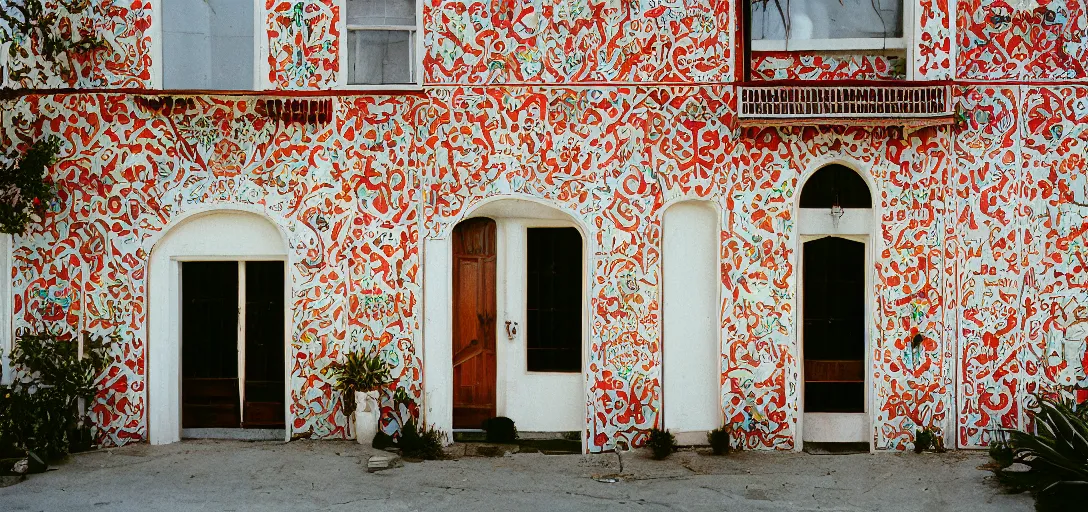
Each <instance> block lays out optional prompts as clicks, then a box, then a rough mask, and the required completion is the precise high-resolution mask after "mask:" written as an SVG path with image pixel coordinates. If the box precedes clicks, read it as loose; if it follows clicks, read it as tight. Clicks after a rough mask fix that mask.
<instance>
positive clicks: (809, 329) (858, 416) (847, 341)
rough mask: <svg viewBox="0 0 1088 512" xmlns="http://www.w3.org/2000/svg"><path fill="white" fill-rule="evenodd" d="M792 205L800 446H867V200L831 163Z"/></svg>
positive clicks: (852, 175) (858, 183) (859, 181)
mask: <svg viewBox="0 0 1088 512" xmlns="http://www.w3.org/2000/svg"><path fill="white" fill-rule="evenodd" d="M799 206H800V208H799V214H798V219H799V225H800V229H799V231H800V235H801V243H800V251H799V252H800V254H799V257H798V258H799V261H800V273H799V275H800V281H801V283H800V286H799V291H800V298H801V304H800V308H799V316H800V320H801V322H800V329H799V331H798V334H799V342H800V343H799V345H800V352H801V360H802V365H801V380H802V390H801V393H802V400H801V402H802V411H803V417H802V429H801V430H802V432H801V437H802V442H808V443H866V442H868V441H869V440H870V437H871V435H870V425H871V421H870V419H869V410H868V403H869V395H868V390H869V385H868V377H867V376H868V373H869V372H867V371H866V368H867V367H868V364H867V363H868V338H869V335H868V333H869V318H870V314H871V307H870V303H871V299H870V298H871V297H872V296H873V294H872V291H871V288H870V283H871V278H870V268H871V267H872V264H871V262H872V257H871V255H870V251H871V240H872V236H871V230H872V227H873V226H874V225H875V224H876V223H875V221H874V220H873V207H872V197H871V194H870V192H869V187H868V185H867V184H866V183H865V180H864V179H863V178H862V177H861V176H860V175H858V173H857V172H855V171H854V170H853V169H850V168H849V167H846V166H843V165H838V164H831V165H827V166H825V167H822V168H820V169H819V170H817V171H816V172H815V173H813V174H812V176H811V177H810V178H809V179H808V181H807V182H806V183H805V185H804V187H803V188H802V190H801V195H800V200H799Z"/></svg>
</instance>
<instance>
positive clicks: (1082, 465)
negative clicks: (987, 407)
mask: <svg viewBox="0 0 1088 512" xmlns="http://www.w3.org/2000/svg"><path fill="white" fill-rule="evenodd" d="M1035 424H1036V431H1037V432H1036V433H1035V434H1031V433H1028V432H1020V431H1017V430H1005V431H1004V432H1005V433H1006V434H1007V435H1008V448H1007V450H1010V451H1011V452H1012V459H1011V461H1010V460H1009V459H1007V458H1006V457H1005V456H1002V457H995V460H997V459H1004V461H1000V462H1002V464H1001V465H1002V466H1005V467H1007V466H1008V465H1011V464H1010V462H1019V463H1022V464H1024V465H1026V466H1028V467H1029V468H1031V469H1030V470H1029V471H1007V470H1005V469H1004V468H1002V469H998V470H997V474H998V476H999V477H1000V478H1001V480H1002V481H1003V482H1005V483H1006V484H1009V485H1011V486H1013V487H1015V488H1018V489H1019V490H1031V491H1035V492H1036V493H1038V494H1046V493H1048V492H1050V491H1052V490H1054V489H1056V488H1057V487H1058V486H1062V487H1066V488H1077V489H1079V490H1081V491H1082V492H1083V490H1084V489H1088V421H1086V418H1085V417H1084V415H1082V414H1078V413H1077V412H1075V411H1074V410H1073V409H1072V408H1070V407H1069V406H1068V405H1065V404H1062V403H1060V402H1056V401H1054V400H1051V399H1049V398H1041V399H1040V400H1039V411H1038V412H1037V413H1036V414H1035ZM999 444H1000V443H999ZM1003 452H1004V453H1003ZM994 453H997V454H1000V455H1004V454H1005V453H1007V451H1006V449H1005V448H1003V447H1001V448H999V449H997V450H991V455H993V454H994Z"/></svg>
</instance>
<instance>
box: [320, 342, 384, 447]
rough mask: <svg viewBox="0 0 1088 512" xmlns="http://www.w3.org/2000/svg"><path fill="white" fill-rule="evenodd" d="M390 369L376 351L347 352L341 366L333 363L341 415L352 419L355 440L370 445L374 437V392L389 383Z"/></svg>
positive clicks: (375, 393) (375, 416) (375, 397)
mask: <svg viewBox="0 0 1088 512" xmlns="http://www.w3.org/2000/svg"><path fill="white" fill-rule="evenodd" d="M389 372H390V366H389V364H388V363H386V362H385V361H384V360H382V358H381V355H380V353H379V352H378V349H377V347H374V348H372V349H370V350H369V351H367V352H361V351H360V352H349V353H348V354H347V355H346V356H345V358H344V362H343V363H333V365H332V366H331V373H332V377H333V378H334V379H336V385H335V387H334V389H336V390H337V391H339V392H341V393H342V399H343V401H344V414H346V415H348V416H351V415H352V413H354V417H355V439H356V440H358V441H359V444H371V443H373V442H374V436H375V435H376V434H377V433H378V419H379V417H378V411H379V402H378V390H379V389H381V387H382V386H384V385H386V384H388V383H390V382H392V381H393V378H392V376H391V375H390V373H389Z"/></svg>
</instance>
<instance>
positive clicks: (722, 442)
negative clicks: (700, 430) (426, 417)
mask: <svg viewBox="0 0 1088 512" xmlns="http://www.w3.org/2000/svg"><path fill="white" fill-rule="evenodd" d="M729 431H730V429H729V428H728V427H718V428H716V429H714V430H711V431H710V432H707V433H706V442H707V443H709V444H710V449H711V450H713V451H714V455H725V454H727V453H729V451H730V449H731V448H730V446H729Z"/></svg>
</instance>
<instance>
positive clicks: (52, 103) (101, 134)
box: [4, 94, 426, 444]
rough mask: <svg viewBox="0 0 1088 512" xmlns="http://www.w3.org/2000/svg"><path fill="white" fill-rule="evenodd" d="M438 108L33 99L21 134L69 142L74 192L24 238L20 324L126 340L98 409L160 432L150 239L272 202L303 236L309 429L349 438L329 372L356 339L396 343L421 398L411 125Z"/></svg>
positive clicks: (297, 285)
mask: <svg viewBox="0 0 1088 512" xmlns="http://www.w3.org/2000/svg"><path fill="white" fill-rule="evenodd" d="M425 104H426V102H425V101H421V100H419V99H417V98H413V97H405V98H390V97H381V96H371V97H363V98H358V99H352V100H342V101H341V100H338V101H337V102H336V105H337V107H336V111H335V116H336V121H335V122H333V123H329V124H327V125H316V126H315V125H286V126H285V125H283V124H282V123H278V122H276V121H273V120H271V119H270V118H267V117H264V116H263V115H261V114H260V113H259V110H258V108H257V105H256V102H254V101H253V100H251V99H237V98H224V97H195V98H192V101H191V102H177V103H175V104H173V106H171V107H163V109H162V110H164V111H165V113H163V112H162V111H152V110H150V109H148V108H145V107H142V106H140V104H138V103H137V102H136V101H135V98H134V97H132V96H122V95H109V94H87V95H68V96H58V97H28V98H24V99H23V100H22V101H20V102H19V104H18V105H17V106H16V113H19V112H21V113H25V114H30V113H33V114H36V115H37V116H38V117H37V120H36V121H33V122H27V121H25V119H34V118H33V117H31V116H29V115H28V116H24V118H23V119H24V120H23V121H20V120H19V119H16V118H15V114H11V117H7V116H5V132H4V135H5V137H6V138H8V139H9V140H14V141H19V140H28V139H26V138H25V137H27V136H37V135H40V134H42V133H56V134H59V135H61V137H62V139H63V140H65V141H66V143H65V145H64V148H63V149H62V155H61V161H60V162H59V163H58V165H57V166H56V168H55V170H54V177H55V179H56V181H57V182H58V184H60V189H61V190H62V194H61V196H60V197H59V198H58V200H57V201H56V202H55V203H54V204H53V205H51V208H50V213H49V214H48V215H47V217H46V218H45V219H44V221H43V222H42V223H41V224H37V225H35V227H34V228H33V230H32V231H30V232H29V233H27V234H26V235H25V236H22V237H17V238H16V242H15V245H16V248H15V250H14V255H13V261H14V267H15V270H14V279H13V290H14V291H15V305H14V313H15V323H16V327H20V326H39V325H43V324H44V325H46V326H48V328H52V329H56V330H57V331H58V332H59V333H60V334H65V335H73V334H74V333H75V332H77V331H78V330H80V329H86V330H88V331H90V332H92V333H95V334H100V335H105V336H111V337H112V338H113V339H114V343H113V345H112V348H111V357H113V360H114V363H113V364H112V365H111V366H110V368H109V369H108V370H107V372H106V373H105V374H104V375H103V376H102V379H101V381H100V383H99V384H100V385H101V386H102V391H101V392H100V393H99V395H98V397H97V400H96V403H95V404H94V405H93V406H92V411H93V415H94V416H95V419H96V421H97V423H98V424H99V425H101V428H102V430H101V432H100V434H101V437H102V439H103V441H104V442H106V443H107V444H124V443H126V442H129V441H132V440H139V439H142V438H144V437H145V436H146V424H145V409H146V398H145V397H146V395H145V390H144V386H145V382H146V381H145V371H144V364H145V354H146V350H147V346H146V339H144V336H146V334H145V332H146V331H145V329H144V324H145V322H146V319H147V316H146V306H147V303H146V301H147V298H146V294H147V262H148V249H149V247H148V246H147V245H146V241H147V240H148V239H149V238H150V237H152V236H154V235H155V234H156V233H158V232H159V231H160V230H161V229H162V228H163V226H165V225H166V224H167V223H169V221H170V220H171V219H172V218H174V217H175V216H177V215H178V214H180V213H183V212H185V211H186V210H188V209H191V208H194V207H198V206H201V205H209V204H250V205H258V206H259V207H260V208H261V209H263V211H264V213H265V215H266V216H267V217H268V218H269V219H270V220H272V221H273V222H275V223H276V224H279V225H280V226H281V227H282V228H283V229H284V230H285V231H286V232H287V233H289V234H290V237H289V243H290V252H289V265H290V268H291V271H290V273H291V282H292V288H291V293H292V296H293V301H294V302H293V307H292V311H293V317H292V318H291V320H290V322H289V324H288V325H290V326H291V327H290V328H291V329H292V333H293V334H292V343H291V356H292V357H291V362H290V363H289V364H290V365H291V367H292V368H291V372H290V374H291V388H292V393H291V398H290V402H291V404H290V405H291V413H292V416H293V422H292V425H291V428H292V430H293V431H295V432H305V431H309V430H313V432H314V434H315V436H317V437H344V436H348V435H350V433H349V432H348V431H347V425H348V422H347V421H346V418H345V417H344V416H343V414H342V413H341V407H340V401H339V399H338V397H337V396H335V395H334V393H333V392H332V390H331V384H330V382H329V381H328V377H327V375H326V371H327V368H328V365H329V363H331V362H332V361H333V360H336V359H337V358H338V357H340V354H341V353H342V352H343V351H344V350H350V349H354V348H358V347H368V346H374V345H376V346H379V347H381V348H382V349H383V351H384V352H385V353H386V355H387V356H388V357H389V359H390V361H391V362H393V363H394V367H395V374H396V375H397V376H398V377H399V381H398V383H397V384H396V386H399V387H402V388H404V389H405V391H407V392H408V394H409V396H410V397H412V398H414V399H416V400H418V399H419V397H420V396H421V387H420V385H421V375H420V373H421V372H420V368H421V366H420V361H419V359H418V357H417V356H416V355H415V354H416V337H417V333H418V331H419V311H418V303H419V288H418V287H419V279H418V277H419V273H418V266H419V264H418V245H417V244H418V235H417V230H416V224H415V218H416V217H415V215H416V207H415V204H416V203H415V201H416V199H415V197H416V192H415V190H416V187H415V183H416V182H417V178H416V176H415V174H414V173H413V171H411V170H410V169H411V167H410V166H409V165H408V162H409V159H410V158H411V153H412V144H413V137H412V132H411V131H410V130H406V129H405V128H404V127H405V126H408V125H410V124H411V123H410V121H409V120H410V119H411V118H412V117H413V116H414V115H415V112H416V111H417V110H418V109H420V108H422V107H423V106H425ZM9 120H10V121H11V122H8V121H9ZM314 148H319V149H316V150H315V149H314ZM392 405H393V404H392V403H391V402H387V403H384V404H383V406H384V407H386V408H389V407H392ZM386 428H387V430H390V431H392V430H393V429H395V428H396V425H387V426H386Z"/></svg>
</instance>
